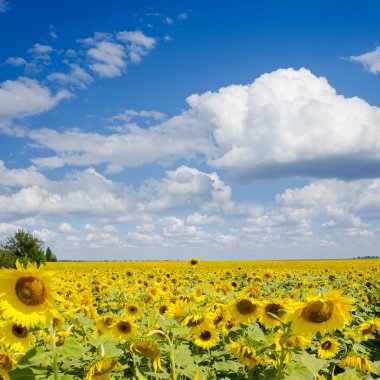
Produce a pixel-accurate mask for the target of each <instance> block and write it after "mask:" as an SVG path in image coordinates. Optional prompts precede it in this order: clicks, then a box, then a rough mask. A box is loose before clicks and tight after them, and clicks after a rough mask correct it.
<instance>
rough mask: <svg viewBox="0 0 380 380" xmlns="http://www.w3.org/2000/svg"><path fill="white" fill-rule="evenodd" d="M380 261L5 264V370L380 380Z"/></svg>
mask: <svg viewBox="0 0 380 380" xmlns="http://www.w3.org/2000/svg"><path fill="white" fill-rule="evenodd" d="M379 263H380V261H379V260H376V259H373V260H364V259H362V260H359V259H357V260H328V261H327V260H326V261H322V260H320V261H240V262H239V261H229V262H226V261H224V262H222V261H216V262H215V261H214V262H203V261H200V260H198V259H197V258H192V259H190V260H189V261H178V262H159V261H157V262H101V263H95V262H94V263H59V262H58V263H48V264H47V265H46V266H45V267H41V268H37V267H36V266H35V265H33V264H29V265H28V266H27V267H24V266H22V265H20V264H19V265H18V266H17V269H1V270H0V378H2V379H20V380H26V379H44V380H45V379H49V380H50V379H52V380H58V379H60V380H69V379H73V380H77V379H84V380H91V379H94V380H95V379H97V380H105V379H118V380H122V379H124V380H126V379H138V380H143V379H171V380H185V379H190V380H195V379H197V380H201V379H220V380H228V379H230V380H237V379H278V380H280V379H284V380H285V379H288V380H307V379H317V380H322V379H337V380H356V379H376V378H380V266H379Z"/></svg>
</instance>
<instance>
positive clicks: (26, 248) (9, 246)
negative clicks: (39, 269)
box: [2, 230, 46, 266]
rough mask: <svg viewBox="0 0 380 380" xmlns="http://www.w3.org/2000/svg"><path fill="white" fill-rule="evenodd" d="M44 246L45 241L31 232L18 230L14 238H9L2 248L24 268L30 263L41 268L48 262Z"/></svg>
mask: <svg viewBox="0 0 380 380" xmlns="http://www.w3.org/2000/svg"><path fill="white" fill-rule="evenodd" d="M43 245H44V243H43V241H42V240H40V239H39V238H37V237H35V236H34V235H32V234H31V233H30V232H27V231H24V230H18V231H17V232H16V233H15V234H14V235H13V236H10V237H8V238H7V240H6V242H5V244H3V245H2V248H3V249H4V250H5V251H6V252H8V254H9V255H12V256H13V257H14V258H15V260H18V261H19V262H20V263H21V264H23V265H24V266H25V265H26V264H27V263H28V262H33V263H36V264H37V266H40V265H41V264H44V263H45V262H46V257H45V253H44V250H43Z"/></svg>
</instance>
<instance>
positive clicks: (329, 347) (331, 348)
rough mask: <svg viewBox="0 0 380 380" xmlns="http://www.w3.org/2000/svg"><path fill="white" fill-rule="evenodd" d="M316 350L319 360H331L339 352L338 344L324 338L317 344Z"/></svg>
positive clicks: (334, 340) (328, 338) (331, 339)
mask: <svg viewBox="0 0 380 380" xmlns="http://www.w3.org/2000/svg"><path fill="white" fill-rule="evenodd" d="M317 348H318V351H317V355H318V356H319V357H320V358H322V359H331V358H333V357H334V356H336V355H337V353H338V352H339V350H340V343H339V342H338V341H337V340H336V339H334V338H330V337H325V338H323V339H322V340H321V341H320V342H319V343H318V344H317Z"/></svg>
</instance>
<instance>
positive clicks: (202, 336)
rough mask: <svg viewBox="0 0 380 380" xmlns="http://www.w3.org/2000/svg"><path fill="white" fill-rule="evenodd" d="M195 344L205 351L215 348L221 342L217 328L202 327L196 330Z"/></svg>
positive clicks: (194, 332)
mask: <svg viewBox="0 0 380 380" xmlns="http://www.w3.org/2000/svg"><path fill="white" fill-rule="evenodd" d="M192 332H193V335H194V343H195V344H196V345H197V346H198V347H201V348H203V349H207V348H211V347H214V346H215V345H216V344H217V343H218V342H219V335H218V332H217V330H216V329H215V327H211V326H207V325H201V326H197V327H195V328H194V330H193V331H192Z"/></svg>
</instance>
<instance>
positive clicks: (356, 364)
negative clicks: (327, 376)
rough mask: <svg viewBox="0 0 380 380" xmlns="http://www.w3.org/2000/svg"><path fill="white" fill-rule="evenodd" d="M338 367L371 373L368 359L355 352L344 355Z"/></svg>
mask: <svg viewBox="0 0 380 380" xmlns="http://www.w3.org/2000/svg"><path fill="white" fill-rule="evenodd" d="M338 365H339V367H341V368H345V367H349V368H356V369H358V370H360V371H367V372H370V373H371V372H372V367H371V363H370V362H369V360H368V358H367V357H366V356H365V355H364V354H360V353H357V352H351V353H349V354H347V355H345V356H344V357H343V358H342V360H341V361H340V363H339V364H338Z"/></svg>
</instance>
